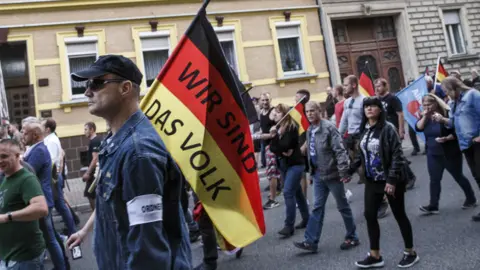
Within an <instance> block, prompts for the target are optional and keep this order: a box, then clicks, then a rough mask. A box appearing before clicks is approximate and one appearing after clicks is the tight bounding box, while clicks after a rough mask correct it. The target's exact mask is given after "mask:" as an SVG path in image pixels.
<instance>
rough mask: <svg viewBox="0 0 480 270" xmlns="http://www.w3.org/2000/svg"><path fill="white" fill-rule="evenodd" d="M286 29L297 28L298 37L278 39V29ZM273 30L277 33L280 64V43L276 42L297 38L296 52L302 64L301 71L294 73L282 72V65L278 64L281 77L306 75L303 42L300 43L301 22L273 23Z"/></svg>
mask: <svg viewBox="0 0 480 270" xmlns="http://www.w3.org/2000/svg"><path fill="white" fill-rule="evenodd" d="M288 27H297V28H298V35H292V36H283V37H278V29H279V28H288ZM275 30H276V32H277V44H278V52H279V53H280V55H279V57H280V62H282V54H281V50H280V43H279V42H278V41H279V40H280V39H287V38H297V40H298V50H299V53H300V61H301V63H302V69H301V70H296V71H284V70H283V64H282V63H280V68H281V69H282V71H283V75H284V76H285V77H288V76H295V75H301V74H306V73H307V67H306V62H305V52H304V48H303V41H302V33H301V32H302V27H301V22H300V21H292V22H277V23H275Z"/></svg>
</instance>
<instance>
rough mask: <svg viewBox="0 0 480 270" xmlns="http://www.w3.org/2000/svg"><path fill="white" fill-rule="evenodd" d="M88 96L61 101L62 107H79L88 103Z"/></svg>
mask: <svg viewBox="0 0 480 270" xmlns="http://www.w3.org/2000/svg"><path fill="white" fill-rule="evenodd" d="M87 103H88V98H76V99H72V100H69V101H64V102H60V107H62V108H64V107H78V106H84V105H87Z"/></svg>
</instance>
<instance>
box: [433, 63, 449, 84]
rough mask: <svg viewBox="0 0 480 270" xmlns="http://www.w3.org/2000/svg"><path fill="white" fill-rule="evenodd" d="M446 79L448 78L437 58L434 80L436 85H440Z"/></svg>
mask: <svg viewBox="0 0 480 270" xmlns="http://www.w3.org/2000/svg"><path fill="white" fill-rule="evenodd" d="M446 77H448V72H447V70H446V69H445V67H444V66H443V64H442V59H441V58H440V57H438V61H437V73H436V74H435V79H436V80H437V83H441V82H442V81H443V80H444V79H445V78H446Z"/></svg>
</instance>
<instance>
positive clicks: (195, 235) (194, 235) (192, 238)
mask: <svg viewBox="0 0 480 270" xmlns="http://www.w3.org/2000/svg"><path fill="white" fill-rule="evenodd" d="M200 235H201V234H200V230H196V231H190V233H189V236H190V243H195V242H197V240H198V239H199V238H200Z"/></svg>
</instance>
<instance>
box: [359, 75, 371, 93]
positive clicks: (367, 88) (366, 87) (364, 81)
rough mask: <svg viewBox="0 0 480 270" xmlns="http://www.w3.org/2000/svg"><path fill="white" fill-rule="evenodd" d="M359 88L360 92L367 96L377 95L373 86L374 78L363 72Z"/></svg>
mask: <svg viewBox="0 0 480 270" xmlns="http://www.w3.org/2000/svg"><path fill="white" fill-rule="evenodd" d="M358 88H359V90H360V93H362V95H364V96H366V97H373V96H375V88H374V87H373V82H372V79H370V77H369V76H367V75H366V74H365V73H363V72H362V74H361V75H360V79H359V80H358Z"/></svg>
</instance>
